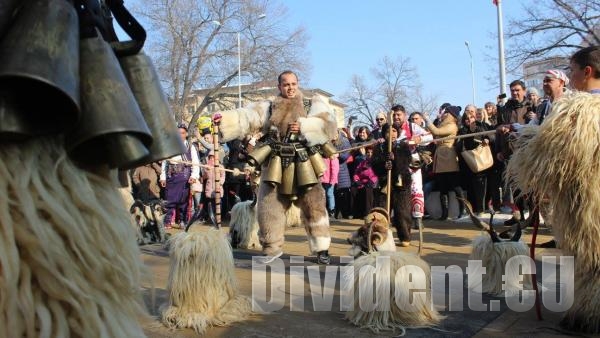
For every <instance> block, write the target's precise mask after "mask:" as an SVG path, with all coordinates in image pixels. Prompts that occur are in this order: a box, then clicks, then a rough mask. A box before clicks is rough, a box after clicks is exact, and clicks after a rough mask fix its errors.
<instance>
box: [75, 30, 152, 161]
mask: <svg viewBox="0 0 600 338" xmlns="http://www.w3.org/2000/svg"><path fill="white" fill-rule="evenodd" d="M80 55H81V66H80V68H81V108H82V109H81V111H82V118H81V121H80V122H79V124H78V125H77V127H76V129H75V130H74V131H73V132H72V133H69V134H67V137H66V147H67V151H68V153H69V155H70V156H71V158H73V159H74V160H76V161H78V162H80V163H82V164H87V165H99V164H108V166H109V167H111V168H121V169H130V168H133V167H135V166H136V165H137V164H138V163H140V160H142V159H143V158H145V157H147V156H148V155H149V154H150V152H149V151H148V147H149V146H150V144H151V143H152V136H151V134H150V130H149V129H148V126H147V125H146V121H144V118H143V116H142V113H141V111H140V108H139V106H138V104H137V102H136V101H135V97H134V96H133V93H132V92H131V89H130V88H129V85H128V84H127V80H126V79H125V75H124V74H123V71H122V70H121V67H119V61H118V60H117V57H116V56H115V54H114V53H113V51H112V49H111V47H110V45H109V44H108V43H107V42H105V41H104V40H103V39H102V38H101V37H100V36H97V37H92V38H88V39H83V40H81V42H80Z"/></svg>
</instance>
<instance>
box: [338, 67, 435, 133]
mask: <svg viewBox="0 0 600 338" xmlns="http://www.w3.org/2000/svg"><path fill="white" fill-rule="evenodd" d="M370 73H371V77H372V80H371V81H367V79H366V78H365V77H363V76H360V75H356V74H355V75H353V76H352V78H351V80H350V88H349V89H348V90H347V91H346V93H345V94H344V95H343V97H342V100H343V101H344V103H346V105H347V108H346V112H347V113H350V114H351V115H356V117H357V120H358V122H363V123H367V124H369V125H374V124H375V116H376V115H377V113H378V112H380V111H384V112H386V114H387V112H388V111H389V109H390V108H391V107H392V106H393V105H394V104H396V103H401V104H403V105H404V106H405V108H406V109H408V112H410V111H412V110H419V111H426V112H428V111H431V110H434V109H435V105H436V103H435V101H436V99H437V97H436V96H430V97H425V96H423V90H422V86H421V84H420V82H419V78H418V74H417V70H416V68H415V67H414V66H413V65H412V64H411V63H410V59H408V58H402V57H398V58H397V59H396V60H392V59H390V58H389V57H384V58H383V59H381V60H380V61H379V62H378V63H377V65H376V66H375V67H373V68H372V69H371V70H370ZM411 109H412V110H411Z"/></svg>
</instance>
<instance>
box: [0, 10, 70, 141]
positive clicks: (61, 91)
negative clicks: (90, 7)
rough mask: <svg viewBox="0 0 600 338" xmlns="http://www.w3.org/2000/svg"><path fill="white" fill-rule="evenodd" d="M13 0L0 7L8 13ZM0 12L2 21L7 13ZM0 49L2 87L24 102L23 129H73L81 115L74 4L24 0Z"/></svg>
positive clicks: (27, 132) (57, 131)
mask: <svg viewBox="0 0 600 338" xmlns="http://www.w3.org/2000/svg"><path fill="white" fill-rule="evenodd" d="M12 2H13V1H9V3H8V4H4V5H2V6H0V11H9V12H10V16H11V17H12V13H13V11H14V7H12V6H11V4H10V3H12ZM9 8H12V9H9ZM0 15H1V16H2V18H0V19H1V20H6V18H4V17H5V16H7V14H6V13H0ZM0 24H2V25H4V24H5V22H1V23H0ZM0 50H1V51H2V53H0V88H1V89H3V90H5V91H9V92H12V93H13V94H12V95H13V97H14V98H15V100H16V102H18V103H19V105H20V106H22V110H21V111H20V113H21V114H24V115H25V118H24V119H21V121H26V122H27V125H29V126H30V129H29V130H23V131H22V133H23V134H24V135H25V136H27V135H29V134H30V133H33V134H36V135H39V134H49V133H59V132H69V131H70V130H72V129H73V127H74V126H75V124H76V123H77V120H78V119H79V115H80V110H79V102H80V101H79V24H78V17H77V12H76V10H75V8H74V7H73V5H72V4H71V3H69V2H68V1H65V0H31V1H28V2H26V3H25V4H24V5H23V6H22V7H21V8H20V9H19V10H18V12H17V14H16V16H15V17H14V20H13V22H12V24H11V25H10V27H9V28H8V30H7V31H6V33H5V34H4V36H3V37H2V40H1V41H0ZM32 95H33V96H34V98H33V99H32ZM48 107H51V108H48ZM51 111H52V113H51ZM15 127H16V125H15ZM14 132H19V131H18V130H14Z"/></svg>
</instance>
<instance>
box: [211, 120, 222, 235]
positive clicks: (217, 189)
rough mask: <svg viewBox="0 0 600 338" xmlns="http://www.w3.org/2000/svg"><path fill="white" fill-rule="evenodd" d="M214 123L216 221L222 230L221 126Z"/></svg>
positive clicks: (218, 227)
mask: <svg viewBox="0 0 600 338" xmlns="http://www.w3.org/2000/svg"><path fill="white" fill-rule="evenodd" d="M217 121H218V122H213V151H214V152H215V163H214V175H215V220H216V223H217V224H216V226H217V229H220V228H221V184H220V183H221V172H220V168H219V125H220V124H221V123H220V120H217Z"/></svg>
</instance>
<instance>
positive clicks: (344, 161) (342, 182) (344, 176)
mask: <svg viewBox="0 0 600 338" xmlns="http://www.w3.org/2000/svg"><path fill="white" fill-rule="evenodd" d="M336 148H337V150H342V149H348V148H350V140H348V138H347V137H346V136H345V135H344V133H343V132H339V140H338V144H337V146H336ZM353 160H354V159H353V157H352V155H351V154H350V152H349V151H345V152H342V153H340V157H339V161H340V171H339V175H338V185H337V188H338V189H343V188H350V186H352V180H351V179H350V171H349V170H348V163H349V162H350V161H353Z"/></svg>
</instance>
